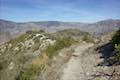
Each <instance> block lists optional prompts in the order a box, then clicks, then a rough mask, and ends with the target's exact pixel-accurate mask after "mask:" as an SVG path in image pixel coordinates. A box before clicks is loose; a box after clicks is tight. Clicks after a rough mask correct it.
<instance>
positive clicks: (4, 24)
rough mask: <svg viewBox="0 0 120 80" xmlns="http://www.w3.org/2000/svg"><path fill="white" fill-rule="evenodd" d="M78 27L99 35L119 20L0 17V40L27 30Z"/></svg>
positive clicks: (118, 26)
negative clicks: (42, 19) (21, 20)
mask: <svg viewBox="0 0 120 80" xmlns="http://www.w3.org/2000/svg"><path fill="white" fill-rule="evenodd" d="M70 28H72V29H79V30H81V31H85V32H90V33H91V34H92V35H94V36H101V35H104V34H107V33H109V32H112V31H116V30H118V29H119V28H120V20H119V19H117V20H113V19H108V20H103V21H99V22H96V23H81V22H60V21H40V22H24V23H16V22H12V21H7V20H2V19H0V42H4V41H6V40H9V39H11V38H14V37H16V36H18V35H20V34H22V33H24V32H26V31H28V30H39V29H43V30H45V31H48V32H56V31H60V30H64V29H70Z"/></svg>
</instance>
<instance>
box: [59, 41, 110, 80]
mask: <svg viewBox="0 0 120 80" xmlns="http://www.w3.org/2000/svg"><path fill="white" fill-rule="evenodd" d="M93 46H94V44H93V43H82V44H81V45H79V46H77V47H76V48H75V52H74V53H73V56H72V57H71V59H70V60H69V61H68V62H67V63H66V64H65V65H64V67H63V71H62V74H61V77H60V80H99V79H100V80H106V79H107V78H106V77H99V78H97V77H96V78H94V77H92V75H94V74H95V75H96V74H99V73H97V72H99V71H102V70H107V69H109V68H105V67H95V66H96V65H97V64H98V63H99V62H100V61H101V59H100V58H99V55H97V54H96V55H95V54H92V53H89V51H87V50H90V49H89V48H91V47H93Z"/></svg>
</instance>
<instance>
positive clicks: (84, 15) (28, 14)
mask: <svg viewBox="0 0 120 80" xmlns="http://www.w3.org/2000/svg"><path fill="white" fill-rule="evenodd" d="M0 19H5V20H11V21H15V22H28V21H67V22H96V21H99V20H104V19H120V0H0Z"/></svg>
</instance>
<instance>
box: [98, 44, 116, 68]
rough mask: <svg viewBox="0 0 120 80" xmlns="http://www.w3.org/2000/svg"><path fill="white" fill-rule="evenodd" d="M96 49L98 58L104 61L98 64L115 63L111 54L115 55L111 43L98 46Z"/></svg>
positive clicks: (109, 64)
mask: <svg viewBox="0 0 120 80" xmlns="http://www.w3.org/2000/svg"><path fill="white" fill-rule="evenodd" d="M96 50H97V51H98V53H100V54H101V56H100V58H103V59H104V61H103V62H101V63H99V64H98V66H112V65H114V64H115V63H116V62H115V61H114V60H113V56H114V55H115V51H114V50H115V49H114V47H113V46H112V44H111V43H107V44H104V45H102V46H99V47H97V49H96Z"/></svg>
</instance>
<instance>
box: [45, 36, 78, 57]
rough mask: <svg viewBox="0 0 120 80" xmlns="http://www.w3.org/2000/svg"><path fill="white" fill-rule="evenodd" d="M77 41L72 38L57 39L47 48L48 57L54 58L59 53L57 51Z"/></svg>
mask: <svg viewBox="0 0 120 80" xmlns="http://www.w3.org/2000/svg"><path fill="white" fill-rule="evenodd" d="M75 42H76V41H75V40H74V39H72V38H66V37H64V38H59V39H57V40H56V42H55V44H54V45H49V46H48V47H47V48H46V50H45V53H46V54H47V55H48V57H50V58H52V57H53V56H54V55H56V54H57V51H59V50H61V49H63V48H66V47H69V46H71V45H72V44H73V43H75Z"/></svg>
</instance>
